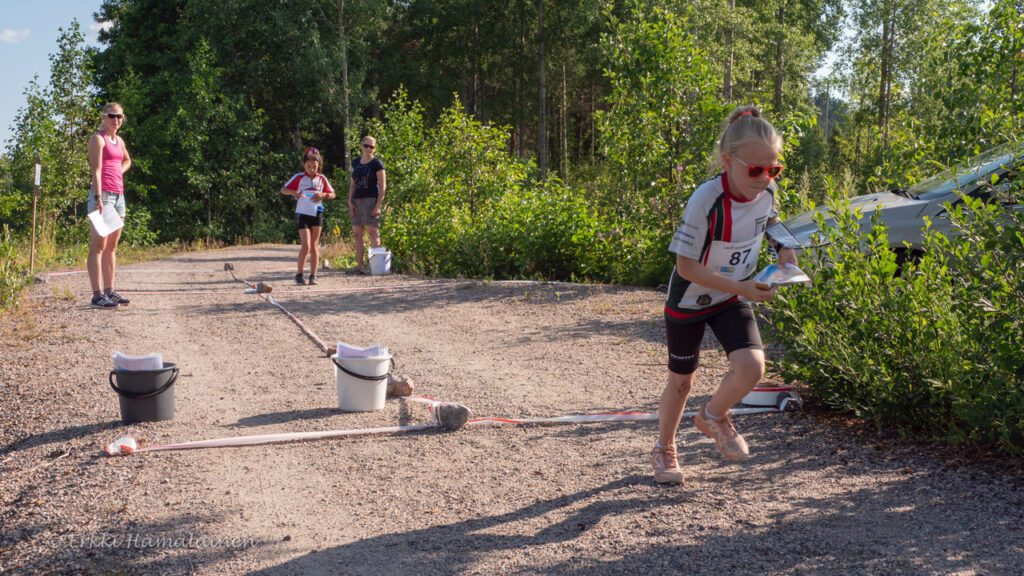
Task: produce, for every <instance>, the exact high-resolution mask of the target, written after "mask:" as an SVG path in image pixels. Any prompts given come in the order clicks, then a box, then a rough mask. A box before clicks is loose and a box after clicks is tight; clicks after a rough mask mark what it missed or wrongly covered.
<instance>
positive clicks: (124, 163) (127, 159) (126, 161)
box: [117, 136, 132, 174]
mask: <svg viewBox="0 0 1024 576" xmlns="http://www.w3.org/2000/svg"><path fill="white" fill-rule="evenodd" d="M117 140H118V141H119V142H120V143H121V151H122V152H124V158H122V159H121V174H124V173H125V172H127V171H128V169H129V168H131V167H132V157H131V156H129V155H128V146H126V145H125V143H124V138H121V137H120V136H118V137H117Z"/></svg>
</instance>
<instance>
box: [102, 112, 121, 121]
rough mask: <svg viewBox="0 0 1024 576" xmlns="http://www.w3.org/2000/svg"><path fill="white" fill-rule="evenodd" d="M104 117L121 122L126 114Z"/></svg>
mask: <svg viewBox="0 0 1024 576" xmlns="http://www.w3.org/2000/svg"><path fill="white" fill-rule="evenodd" d="M104 116H106V117H107V118H110V119H111V120H120V119H122V118H124V114H113V113H107V114H104Z"/></svg>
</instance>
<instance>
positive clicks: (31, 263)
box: [28, 154, 43, 274]
mask: <svg viewBox="0 0 1024 576" xmlns="http://www.w3.org/2000/svg"><path fill="white" fill-rule="evenodd" d="M42 171H43V166H42V160H40V159H39V154H36V179H35V186H34V190H33V191H32V247H31V248H30V249H29V257H28V272H29V274H35V271H36V204H37V203H38V201H39V177H40V175H41V174H42Z"/></svg>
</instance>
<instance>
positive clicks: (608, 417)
mask: <svg viewBox="0 0 1024 576" xmlns="http://www.w3.org/2000/svg"><path fill="white" fill-rule="evenodd" d="M409 399H411V400H416V401H420V402H422V401H428V402H435V403H436V401H433V400H429V399H423V398H422V397H413V396H410V397H409ZM769 412H781V410H779V409H778V408H733V409H732V410H730V411H729V413H730V414H733V415H745V414H765V413H769ZM695 414H696V412H686V413H684V414H683V418H692V417H693V416H694V415H695ZM657 419H658V413H657V412H611V413H602V414H577V415H571V416H554V417H549V418H519V419H514V418H478V419H475V420H470V421H469V422H467V423H466V425H467V426H481V425H485V424H593V423H598V422H636V421H649V420H657ZM435 428H438V429H440V426H439V425H438V424H437V423H436V422H435V423H432V424H418V425H412V426H386V427H383V428H360V429H352V430H323V431H319V432H283V433H280V434H260V435H257V436H233V437H229V438H217V439H212V440H197V441H192V442H182V443H180V444H165V445H162V446H150V447H148V448H137V449H134V450H133V449H131V448H127V447H126V446H123V445H118V444H117V443H116V442H115V443H114V444H111V445H110V446H108V448H107V453H108V454H110V455H111V456H127V455H128V454H135V453H140V452H159V451H164V450H198V449H202V448H228V447H238V446H260V445H264V444H281V443H285V442H299V441H304V440H324V439H327V438H341V437H345V436H367V435H371V434H394V433H400V432H402V433H404V432H418V431H422V430H431V429H435ZM121 440H124V438H123V439H121Z"/></svg>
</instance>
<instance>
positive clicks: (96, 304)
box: [89, 294, 117, 308]
mask: <svg viewBox="0 0 1024 576" xmlns="http://www.w3.org/2000/svg"><path fill="white" fill-rule="evenodd" d="M89 305H90V306H92V307H93V308H117V302H114V301H113V300H111V299H110V298H108V297H107V295H106V294H100V295H99V296H93V298H92V303H91V304H89Z"/></svg>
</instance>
